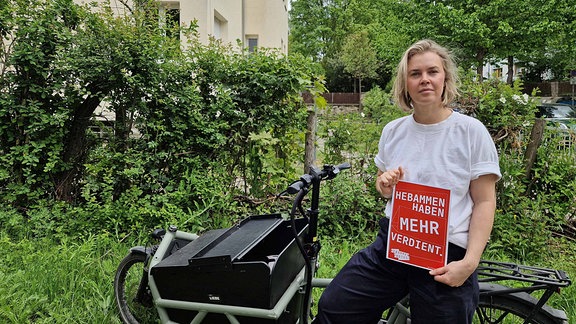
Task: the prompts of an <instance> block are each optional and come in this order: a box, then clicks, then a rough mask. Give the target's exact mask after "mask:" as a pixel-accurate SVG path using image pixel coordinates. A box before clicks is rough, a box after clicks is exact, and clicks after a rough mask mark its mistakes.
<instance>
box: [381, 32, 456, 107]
mask: <svg viewBox="0 0 576 324" xmlns="http://www.w3.org/2000/svg"><path fill="white" fill-rule="evenodd" d="M426 52H432V53H435V54H437V55H438V56H440V59H441V60H442V67H443V68H444V73H445V79H444V92H443V93H442V103H443V104H444V105H445V106H448V105H449V104H450V103H451V102H452V101H453V100H454V99H456V97H458V95H459V93H458V84H459V78H458V68H457V67H456V63H455V62H454V58H453V57H452V54H451V53H450V51H449V50H448V49H446V48H445V47H442V46H440V45H438V43H436V42H434V41H433V40H430V39H423V40H420V41H418V42H416V43H414V44H412V46H410V48H408V49H407V50H406V52H404V55H403V56H402V59H401V60H400V63H399V64H398V68H397V69H396V79H395V81H394V86H393V88H392V93H393V97H394V100H395V101H396V103H397V104H398V105H399V106H400V107H401V108H402V109H404V110H406V111H409V110H410V109H412V99H411V98H410V95H409V94H408V86H407V80H408V61H409V60H410V59H411V58H412V57H413V56H414V55H416V54H422V53H426Z"/></svg>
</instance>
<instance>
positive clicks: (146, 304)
mask: <svg viewBox="0 0 576 324" xmlns="http://www.w3.org/2000/svg"><path fill="white" fill-rule="evenodd" d="M145 261H146V255H145V254H142V253H134V252H131V253H130V254H128V255H127V256H126V257H125V258H124V259H123V260H122V261H121V262H120V265H119V266H118V270H117V271H116V276H115V278H114V295H115V297H116V305H117V306H118V311H119V312H120V317H121V318H122V322H124V323H126V324H140V323H157V322H158V314H157V312H156V309H155V308H154V307H153V303H152V295H151V293H150V290H149V288H148V285H147V283H148V281H147V277H146V275H145V272H144V267H145ZM141 284H142V285H145V287H144V289H145V290H144V294H143V296H141V298H140V300H137V299H136V295H137V292H138V289H139V287H140V285H141Z"/></svg>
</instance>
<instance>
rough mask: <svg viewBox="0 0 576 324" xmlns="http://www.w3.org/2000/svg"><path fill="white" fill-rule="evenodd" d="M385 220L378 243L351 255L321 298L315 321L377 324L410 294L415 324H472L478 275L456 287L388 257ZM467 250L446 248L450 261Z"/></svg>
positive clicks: (461, 255)
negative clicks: (384, 314) (387, 311)
mask: <svg viewBox="0 0 576 324" xmlns="http://www.w3.org/2000/svg"><path fill="white" fill-rule="evenodd" d="M387 235H388V219H383V220H381V221H380V231H379V233H378V236H377V237H376V240H375V241H374V242H373V243H372V244H371V245H370V246H368V247H366V248H365V249H363V250H361V251H360V252H358V253H357V254H355V255H354V256H353V257H352V258H351V259H350V260H349V261H348V263H347V264H346V265H345V266H344V267H343V268H342V270H341V271H340V272H339V273H338V275H337V276H336V277H335V278H334V280H333V281H332V282H331V283H330V285H329V286H328V287H327V288H326V290H325V291H324V293H323V294H322V296H321V298H320V301H319V303H318V316H317V318H316V320H315V321H314V323H322V324H336V323H342V324H352V323H353V324H364V323H365V324H375V323H377V322H378V320H379V319H380V318H381V316H382V313H383V312H384V311H385V310H387V309H388V308H390V307H392V306H393V305H395V304H396V303H397V302H398V301H399V300H400V299H402V298H403V297H404V296H406V295H407V294H408V293H410V311H411V320H412V323H413V324H421V323H427V324H434V323H437V324H440V323H451V324H455V323H458V324H466V323H472V317H473V316H474V311H475V309H476V306H477V305H478V294H479V289H478V277H477V274H476V272H474V274H473V275H472V276H470V278H468V280H466V282H465V283H464V284H463V285H462V286H460V287H457V288H453V287H450V286H447V285H445V284H442V283H439V282H437V281H435V280H434V277H432V276H431V275H430V274H428V270H425V269H421V268H418V267H413V266H409V265H406V264H403V263H400V262H396V261H391V260H388V259H386V241H387ZM465 253H466V250H465V249H463V248H461V247H459V246H456V245H453V244H450V246H449V248H448V262H450V261H455V260H461V259H462V258H463V257H464V254H465Z"/></svg>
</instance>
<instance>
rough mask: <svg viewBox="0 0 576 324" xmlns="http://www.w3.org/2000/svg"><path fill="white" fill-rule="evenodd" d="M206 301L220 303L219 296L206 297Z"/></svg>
mask: <svg viewBox="0 0 576 324" xmlns="http://www.w3.org/2000/svg"><path fill="white" fill-rule="evenodd" d="M208 299H209V300H210V301H216V302H219V301H220V296H217V295H208Z"/></svg>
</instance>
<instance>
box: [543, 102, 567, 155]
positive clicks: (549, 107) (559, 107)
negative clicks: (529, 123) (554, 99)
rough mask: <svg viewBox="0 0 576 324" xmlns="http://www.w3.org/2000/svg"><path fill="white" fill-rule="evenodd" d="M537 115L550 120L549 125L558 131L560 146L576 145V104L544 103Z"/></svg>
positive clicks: (565, 148)
mask: <svg viewBox="0 0 576 324" xmlns="http://www.w3.org/2000/svg"><path fill="white" fill-rule="evenodd" d="M537 107H538V111H537V112H536V117H538V118H540V117H542V118H544V119H546V120H547V121H548V127H549V128H550V129H555V130H557V131H558V132H557V133H556V136H558V138H559V143H558V144H559V146H560V147H561V148H562V149H564V150H572V149H574V148H575V147H576V106H572V105H568V104H562V103H542V104H540V105H538V106H537Z"/></svg>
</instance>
